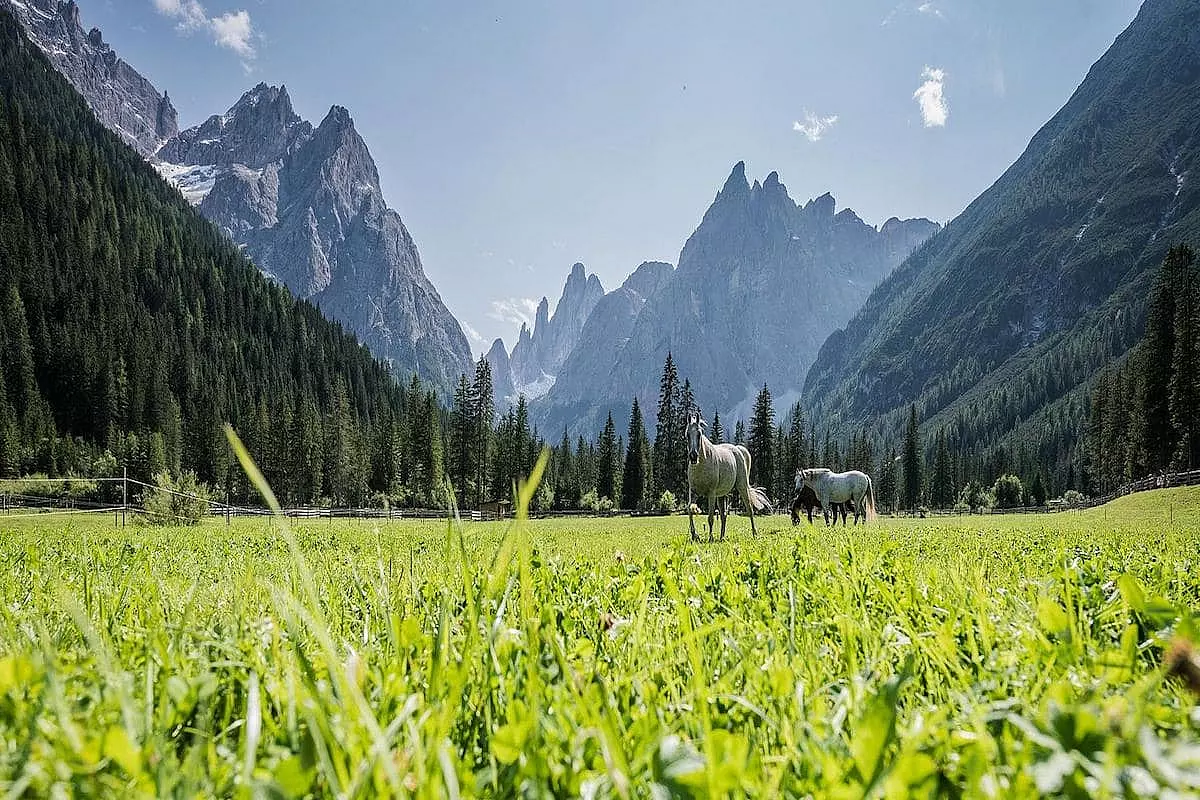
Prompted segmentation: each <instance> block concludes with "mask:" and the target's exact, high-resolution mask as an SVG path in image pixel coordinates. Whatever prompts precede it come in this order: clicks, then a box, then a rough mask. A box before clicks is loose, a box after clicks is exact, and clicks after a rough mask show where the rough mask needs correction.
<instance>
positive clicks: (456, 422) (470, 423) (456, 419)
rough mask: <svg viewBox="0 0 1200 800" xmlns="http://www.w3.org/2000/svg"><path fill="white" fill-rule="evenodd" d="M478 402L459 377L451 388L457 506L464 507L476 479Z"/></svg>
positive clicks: (453, 479)
mask: <svg viewBox="0 0 1200 800" xmlns="http://www.w3.org/2000/svg"><path fill="white" fill-rule="evenodd" d="M476 405H477V404H476V403H474V402H473V398H472V397H471V385H470V384H469V383H468V382H467V376H466V375H460V376H459V377H458V383H457V384H456V385H455V388H454V405H453V407H452V408H451V409H450V431H449V433H450V452H451V453H452V454H453V455H452V458H451V460H450V464H451V466H450V470H449V474H450V481H451V483H452V484H453V486H454V493H455V497H456V498H457V503H458V507H459V508H466V506H467V500H468V497H470V496H471V489H472V484H473V482H474V480H475V465H474V463H473V456H474V444H475V439H476V430H475V427H476V426H475V424H474V422H475V420H474V410H475V408H474V407H475V406H476Z"/></svg>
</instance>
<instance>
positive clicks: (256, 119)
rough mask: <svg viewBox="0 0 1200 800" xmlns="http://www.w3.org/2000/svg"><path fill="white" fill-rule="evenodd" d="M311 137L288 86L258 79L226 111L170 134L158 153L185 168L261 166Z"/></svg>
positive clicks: (165, 160) (308, 126)
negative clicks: (256, 83)
mask: <svg viewBox="0 0 1200 800" xmlns="http://www.w3.org/2000/svg"><path fill="white" fill-rule="evenodd" d="M311 135H312V126H311V125H310V124H308V123H307V122H305V121H304V120H302V119H300V117H299V116H297V114H296V112H295V110H294V109H293V108H292V98H291V97H290V96H289V95H288V93H287V89H286V88H284V87H282V86H278V87H276V86H269V85H267V84H266V83H260V84H258V85H257V86H255V87H254V88H253V89H251V90H250V91H248V92H246V93H245V94H243V95H242V96H241V97H240V98H239V99H238V101H237V102H236V103H234V104H233V105H232V106H231V107H230V108H229V110H228V111H226V112H225V113H224V114H219V115H218V114H214V115H213V116H211V117H209V118H208V119H207V120H205V121H204V122H203V123H201V124H200V125H198V126H196V127H194V128H189V129H188V130H186V131H183V132H182V133H180V134H179V135H177V136H175V137H173V138H172V139H171V140H170V141H169V142H167V143H166V144H165V145H163V147H162V149H161V150H159V152H158V157H159V159H161V160H162V161H164V162H167V163H171V164H182V165H187V166H197V165H207V164H211V165H216V166H223V167H228V166H232V165H233V164H241V165H242V166H245V167H247V168H249V169H262V168H263V167H265V166H267V165H268V164H270V163H272V162H274V161H278V160H279V159H281V158H283V157H284V156H285V155H287V154H288V153H290V152H292V151H293V150H295V149H296V147H298V146H299V145H300V144H301V143H303V142H304V141H305V140H307V139H308V138H309V137H310V136H311Z"/></svg>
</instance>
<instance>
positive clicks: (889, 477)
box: [875, 447, 900, 511]
mask: <svg viewBox="0 0 1200 800" xmlns="http://www.w3.org/2000/svg"><path fill="white" fill-rule="evenodd" d="M899 460H900V457H899V456H897V455H896V448H894V447H893V448H892V449H891V450H889V451H888V454H887V455H886V456H885V457H884V459H883V463H882V464H880V465H879V485H878V486H876V489H875V491H876V500H877V501H878V502H879V504H880V505H881V506H883V507H885V508H889V509H891V510H893V511H895V510H897V509H898V508H899V494H900V482H899V479H898V478H899V476H898V475H897V474H896V472H897V469H896V466H897V464H898V463H899Z"/></svg>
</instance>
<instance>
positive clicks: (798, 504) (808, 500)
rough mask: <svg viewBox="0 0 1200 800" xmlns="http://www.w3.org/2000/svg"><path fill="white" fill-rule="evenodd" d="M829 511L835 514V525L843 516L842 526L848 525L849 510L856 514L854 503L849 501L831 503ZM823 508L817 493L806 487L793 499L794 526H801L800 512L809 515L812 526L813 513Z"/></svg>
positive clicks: (809, 522)
mask: <svg viewBox="0 0 1200 800" xmlns="http://www.w3.org/2000/svg"><path fill="white" fill-rule="evenodd" d="M829 505H830V508H829V510H830V511H832V512H833V524H834V525H836V524H837V517H838V514H841V515H842V524H843V525H845V524H846V514H847V510H848V511H849V513H851V514H853V513H854V501H853V500H848V501H846V502H845V503H830V504H829ZM819 508H821V501H820V500H818V499H817V493H816V492H814V491H813V488H812V487H811V486H805V487H803V488H802V489H801V490H800V493H799V494H797V495H796V496H795V497H794V498H793V499H792V524H793V525H799V524H800V512H801V511H804V512H806V513H807V514H808V524H810V525H811V524H812V521H813V511H815V510H816V509H819Z"/></svg>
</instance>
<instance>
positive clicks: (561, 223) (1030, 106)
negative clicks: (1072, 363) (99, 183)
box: [81, 0, 1140, 352]
mask: <svg viewBox="0 0 1200 800" xmlns="http://www.w3.org/2000/svg"><path fill="white" fill-rule="evenodd" d="M1139 5H1140V0H1055V1H1054V2H1044V0H1007V1H1006V2H999V1H998V0H909V1H906V2H892V1H890V0H887V1H885V0H881V1H880V2H866V1H865V0H864V1H863V2H847V1H846V0H757V1H755V0H750V1H749V2H738V3H731V2H712V1H711V0H693V2H690V3H680V2H669V1H667V0H607V2H592V3H584V2H562V0H529V1H528V2H527V1H526V0H520V1H519V2H513V1H510V2H440V1H439V0H409V1H403V2H395V1H394V0H390V1H389V0H359V2H355V3H344V2H342V3H330V2H315V1H314V0H203V2H197V0H83V1H82V2H81V6H82V11H83V17H84V25H85V26H91V25H95V26H98V27H100V28H101V29H102V30H103V31H104V34H105V38H106V39H107V40H108V41H109V42H110V43H111V44H112V45H113V46H114V47H115V48H116V49H117V50H118V52H119V53H120V54H121V55H122V56H123V57H124V58H125V59H126V60H127V61H128V62H130V63H131V64H132V65H133V66H134V67H136V68H137V69H138V70H140V71H141V72H142V73H143V74H145V75H146V76H147V77H149V78H150V79H151V80H152V81H153V82H154V83H155V84H156V85H157V86H158V88H159V89H165V90H167V91H168V92H169V93H170V95H171V97H172V99H173V101H174V103H175V105H176V107H177V108H178V110H179V114H180V123H181V125H182V126H185V127H186V126H189V125H193V124H196V123H198V122H200V121H202V120H203V119H205V118H206V117H208V116H209V115H210V114H213V113H220V112H222V111H224V110H225V109H226V108H228V107H229V106H230V105H232V104H233V103H234V102H235V101H236V100H237V98H238V97H239V96H240V95H241V93H242V92H243V91H245V90H246V89H248V88H249V87H251V86H253V85H254V84H255V83H258V82H259V81H266V82H268V83H272V84H279V83H283V84H286V85H287V87H288V91H289V93H290V94H291V96H292V99H293V101H294V103H295V105H296V108H297V111H298V112H299V113H300V114H301V116H304V117H306V118H308V119H310V120H311V121H312V122H313V123H314V124H316V123H319V122H320V120H321V118H322V117H324V115H325V113H326V112H327V111H328V109H329V106H330V105H333V104H338V105H344V106H346V107H347V108H349V109H350V112H351V114H352V115H353V117H354V119H355V123H356V125H357V127H358V130H359V131H360V133H361V134H362V135H363V137H364V139H365V140H366V141H367V144H368V145H369V146H370V148H371V152H372V154H373V155H374V157H375V160H376V161H377V162H378V164H379V169H380V174H381V178H382V182H383V190H384V194H385V196H386V197H387V199H388V202H389V204H390V205H391V206H392V207H393V208H395V209H396V210H397V211H398V212H399V213H400V215H401V216H402V217H403V218H404V221H405V223H406V224H407V225H408V228H409V230H410V232H411V233H412V235H413V237H414V239H415V240H416V242H417V245H418V247H419V248H420V251H421V256H422V260H423V262H424V265H425V270H426V272H427V273H428V274H429V276H430V277H431V279H432V280H433V281H434V283H435V285H437V287H438V288H439V290H440V291H441V294H442V296H443V299H445V300H446V302H447V304H448V305H449V307H450V309H451V311H453V312H454V313H455V315H456V316H457V317H458V318H459V320H460V321H461V322H463V323H464V324H465V325H466V326H468V327H469V331H468V332H469V335H478V337H479V338H478V339H476V340H475V341H473V343H472V346H473V348H474V349H475V350H476V352H479V351H481V350H482V349H486V346H487V343H489V342H490V341H491V339H492V338H494V337H495V336H503V337H504V338H505V341H506V342H507V343H508V344H509V345H510V346H511V344H512V343H513V341H514V340H515V332H516V329H517V326H518V325H519V321H518V320H519V317H520V315H521V314H528V316H529V317H530V318H532V314H533V309H532V305H533V303H535V302H536V300H537V299H538V298H540V297H541V296H542V295H543V294H545V295H548V296H549V297H550V299H551V302H552V303H553V302H554V301H555V300H556V299H557V297H558V294H559V292H560V291H561V288H562V283H563V281H564V279H565V278H566V275H567V272H568V271H569V268H570V266H571V264H572V263H574V262H575V261H582V262H584V264H586V265H587V267H588V270H589V271H590V272H596V273H598V274H599V276H600V278H601V280H602V281H603V283H604V285H605V287H606V288H608V289H612V288H614V287H616V286H617V285H619V284H620V282H621V281H622V280H623V279H624V278H625V276H626V275H628V273H629V272H631V271H632V270H633V269H634V268H635V267H636V266H637V265H638V264H639V263H641V262H642V261H645V260H650V259H660V260H665V261H670V262H672V263H674V262H675V260H676V259H677V257H678V254H679V250H680V248H681V247H682V246H683V243H684V241H685V240H686V238H687V237H688V235H690V234H691V232H692V231H693V230H694V229H695V227H696V225H697V223H698V222H699V220H700V217H701V216H702V215H703V213H704V210H705V209H706V208H707V206H708V204H709V203H710V202H711V201H712V198H713V195H714V194H715V193H716V191H717V189H719V188H720V186H721V184H722V183H723V182H724V180H725V178H726V177H727V175H728V173H729V170H730V168H731V167H732V165H733V164H734V163H735V162H737V161H739V160H745V161H746V163H747V167H748V172H749V173H750V175H751V176H753V177H759V178H761V177H763V176H765V175H766V174H767V173H768V172H770V171H771V170H778V171H779V173H780V176H781V178H782V180H783V182H784V183H785V184H786V185H787V187H788V190H789V193H790V194H791V196H792V197H793V199H796V200H799V201H804V200H807V199H809V198H811V197H815V196H817V195H819V194H822V193H824V192H826V191H829V192H832V193H833V195H834V196H835V197H836V198H837V200H838V205H839V207H843V208H844V207H850V208H853V209H854V210H855V211H856V212H858V214H859V215H860V216H861V217H863V218H864V219H865V220H867V221H868V222H870V223H872V224H876V225H878V224H882V223H883V221H884V220H886V219H887V218H888V217H890V216H894V215H895V216H901V217H910V216H927V217H930V218H933V219H936V220H938V221H939V222H945V221H946V220H948V219H951V218H953V217H954V216H955V215H957V214H958V213H959V212H960V211H962V209H963V208H964V207H965V206H966V204H967V203H969V202H970V201H971V200H972V199H973V198H974V197H975V196H976V195H978V194H979V193H980V192H981V191H983V190H984V189H986V188H987V187H988V186H989V185H990V184H991V183H992V182H993V181H994V180H995V179H996V178H997V177H999V175H1000V173H1001V172H1002V171H1003V170H1004V169H1005V167H1007V166H1008V165H1009V164H1010V163H1011V162H1012V161H1013V160H1014V159H1015V158H1016V157H1017V156H1018V155H1019V154H1020V152H1021V151H1022V150H1023V149H1024V147H1025V145H1026V143H1027V142H1028V140H1029V138H1030V137H1031V136H1032V135H1033V133H1034V132H1035V131H1036V130H1037V129H1038V128H1039V127H1040V126H1041V125H1042V124H1043V123H1044V122H1045V121H1046V120H1047V119H1049V117H1050V116H1051V115H1052V114H1053V113H1054V112H1055V111H1056V110H1057V109H1058V108H1059V107H1061V106H1062V104H1063V103H1064V102H1065V101H1066V100H1067V98H1068V97H1069V96H1070V94H1071V92H1072V91H1073V90H1074V88H1075V87H1076V86H1077V85H1078V83H1079V82H1080V80H1082V78H1083V76H1084V75H1085V74H1086V72H1087V69H1088V68H1089V67H1090V66H1091V64H1092V63H1093V62H1094V61H1095V60H1096V59H1097V58H1098V57H1099V56H1100V55H1101V53H1103V51H1104V50H1105V49H1106V48H1107V47H1108V45H1110V44H1111V43H1112V40H1113V39H1114V38H1115V37H1116V36H1117V34H1118V33H1120V31H1121V30H1122V29H1124V27H1125V26H1126V25H1128V24H1129V22H1130V21H1131V20H1132V19H1133V17H1134V15H1135V14H1136V13H1137V9H1138V7H1139Z"/></svg>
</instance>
